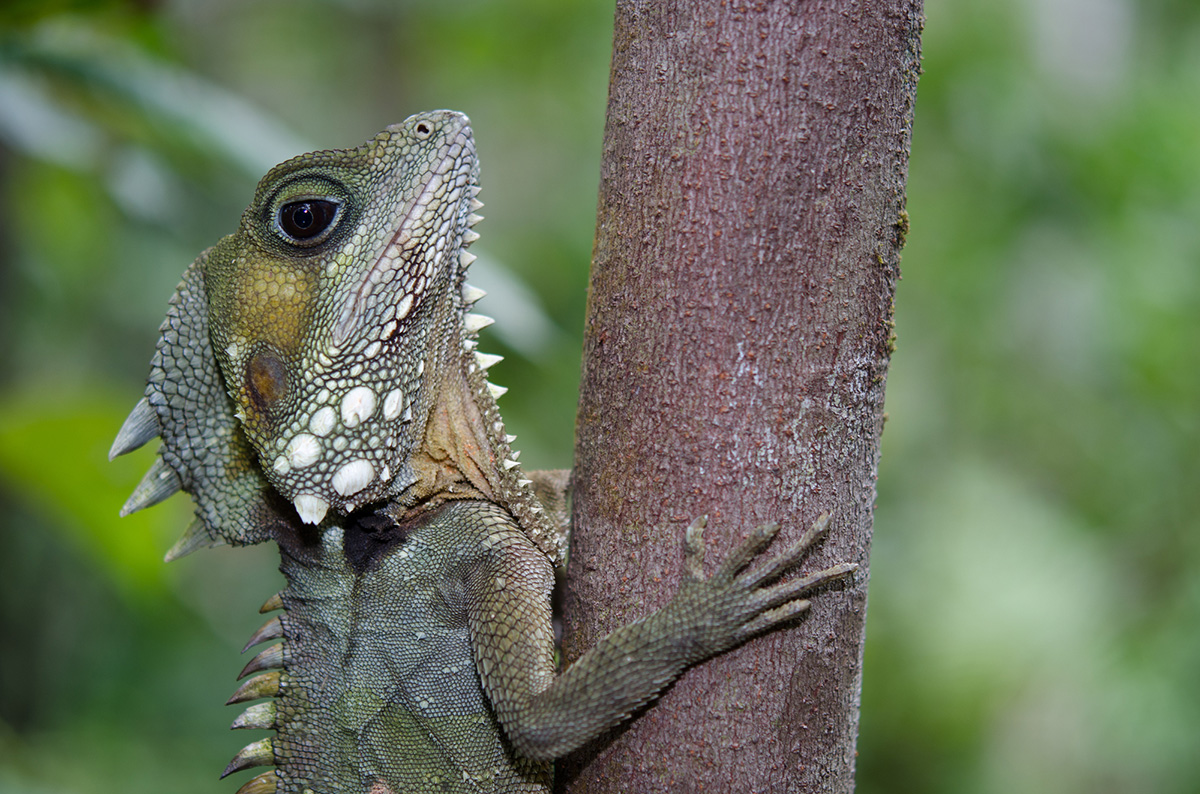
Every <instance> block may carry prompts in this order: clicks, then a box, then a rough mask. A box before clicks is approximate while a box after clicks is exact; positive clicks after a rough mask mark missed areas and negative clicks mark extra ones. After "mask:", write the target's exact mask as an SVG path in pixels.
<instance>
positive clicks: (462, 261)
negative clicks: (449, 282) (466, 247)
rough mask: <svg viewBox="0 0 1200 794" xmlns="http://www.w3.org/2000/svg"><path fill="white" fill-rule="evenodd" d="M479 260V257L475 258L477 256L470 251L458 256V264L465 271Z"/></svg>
mask: <svg viewBox="0 0 1200 794" xmlns="http://www.w3.org/2000/svg"><path fill="white" fill-rule="evenodd" d="M478 258H479V257H477V256H475V254H473V253H471V252H470V251H463V252H462V253H461V254H459V255H458V264H459V266H460V267H462V268H463V269H464V270H465V269H467V268H468V267H470V266H471V263H472V262H474V261H475V260H476V259H478Z"/></svg>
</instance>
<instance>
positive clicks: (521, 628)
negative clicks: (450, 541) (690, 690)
mask: <svg viewBox="0 0 1200 794" xmlns="http://www.w3.org/2000/svg"><path fill="white" fill-rule="evenodd" d="M828 523H829V517H828V515H823V516H821V518H820V519H818V521H817V522H816V524H814V526H813V527H812V528H811V529H810V530H809V531H808V532H806V533H805V535H804V536H803V537H802V538H801V539H800V540H798V541H797V542H796V543H794V544H793V545H792V546H790V547H789V548H787V549H786V550H785V551H783V552H782V553H781V554H779V555H778V556H776V557H773V558H771V559H769V560H767V561H766V562H764V563H763V564H762V565H760V566H759V567H757V568H754V569H751V570H746V569H747V567H748V566H749V565H750V563H751V562H753V561H754V560H755V558H757V557H758V556H759V555H760V554H761V553H762V552H763V551H764V550H765V549H766V547H767V546H768V545H770V543H771V541H772V540H773V539H774V538H775V536H776V535H777V534H778V532H779V526H778V525H777V524H764V525H762V526H760V527H758V528H756V529H755V530H754V531H753V532H752V533H751V535H750V537H749V538H747V539H746V540H745V541H744V542H743V543H742V544H741V545H740V546H738V547H737V548H736V549H735V550H734V551H733V552H732V553H731V554H730V555H729V557H727V558H726V559H725V561H724V562H723V563H722V564H721V565H720V566H719V567H718V569H717V571H716V573H714V575H713V576H712V577H711V578H707V579H706V578H705V577H704V574H703V561H704V540H703V534H702V533H703V529H704V526H705V519H699V520H697V521H695V522H693V524H692V525H691V526H690V527H688V530H687V534H686V537H685V541H684V553H685V572H684V580H683V583H682V584H681V585H680V588H679V590H678V592H677V593H676V594H675V596H674V597H673V598H672V599H671V601H670V603H668V604H667V605H666V606H665V607H663V608H662V609H660V610H659V611H657V612H655V613H654V614H652V615H650V616H648V617H646V618H644V619H642V620H639V621H636V622H634V623H631V624H629V625H628V626H624V627H622V628H620V629H618V630H616V631H614V632H613V633H612V634H609V635H608V636H607V637H605V638H604V639H603V640H601V641H600V643H599V644H597V645H596V647H594V648H593V649H592V650H590V651H588V652H587V653H586V654H584V655H583V657H581V658H580V659H579V660H578V661H577V662H576V663H575V664H573V665H572V666H571V667H570V668H568V669H567V670H566V671H564V672H563V673H562V674H561V675H557V676H556V675H555V671H554V653H553V651H554V649H553V641H552V633H551V628H550V610H549V602H548V599H547V598H546V594H548V587H549V582H548V580H547V579H546V578H545V576H542V577H538V576H536V575H534V576H531V573H534V572H536V566H537V561H536V560H535V559H534V555H535V554H536V549H533V547H532V546H531V545H529V544H528V543H527V542H524V540H523V538H522V536H520V534H519V533H516V532H513V533H506V539H505V540H503V541H500V540H497V541H496V542H495V545H494V548H493V554H492V555H491V556H490V557H489V563H488V564H487V565H486V566H484V567H483V568H481V570H480V572H479V574H478V576H477V578H476V580H475V581H474V582H473V590H474V593H475V597H474V598H473V599H472V606H471V608H470V610H469V622H470V632H471V642H472V648H473V651H474V655H475V659H476V665H477V667H478V669H479V674H480V679H481V682H482V684H483V688H484V691H485V692H486V693H487V695H488V697H489V699H490V700H491V703H492V706H493V708H494V709H495V713H496V717H497V719H498V721H499V722H500V724H501V726H502V727H503V728H504V731H505V734H506V735H507V736H508V738H509V740H510V741H511V742H512V744H513V746H514V748H515V749H516V750H517V752H518V753H520V754H521V755H523V756H525V757H527V758H531V759H542V760H549V759H553V758H557V757H559V756H562V755H565V754H566V753H569V752H571V751H572V750H575V749H577V748H579V747H580V746H582V745H583V744H585V743H586V742H588V741H589V740H591V739H593V738H595V737H596V736H598V735H599V734H600V733H602V732H603V731H604V730H606V729H608V728H611V727H612V726H614V725H616V724H618V723H619V722H621V721H622V720H624V719H626V718H627V717H628V716H629V715H630V714H632V713H633V712H634V711H635V710H636V709H637V708H638V707H640V706H642V705H643V704H645V703H646V702H648V701H649V700H650V699H652V698H653V697H654V696H655V695H657V694H658V693H659V692H660V691H662V689H663V688H664V687H665V686H667V684H669V683H670V682H671V681H673V680H675V678H677V677H678V676H679V675H680V674H681V673H682V672H683V671H684V670H685V669H686V668H687V667H689V666H690V665H693V664H696V663H698V662H701V661H703V660H705V659H709V658H711V657H713V656H716V655H718V654H720V653H723V652H725V651H727V650H729V649H731V648H733V647H734V646H736V645H738V644H740V643H742V642H745V641H746V640H748V639H749V638H751V637H753V636H754V635H756V634H759V633H762V632H764V631H767V630H769V629H771V628H773V627H775V626H778V625H780V624H781V623H783V622H785V621H787V620H789V619H791V618H793V617H795V616H796V615H799V614H801V613H802V612H804V611H805V610H807V609H808V607H809V602H808V601H807V600H805V599H803V598H801V596H802V595H804V594H805V593H807V592H809V591H811V590H812V589H814V588H816V587H817V586H819V585H823V584H826V583H828V582H832V581H835V580H837V579H840V578H842V577H845V576H847V575H849V574H850V573H852V572H853V571H854V570H856V568H857V566H856V565H854V564H851V563H841V564H839V565H835V566H833V567H831V568H827V569H825V570H822V571H818V572H816V573H812V574H808V575H806V576H803V577H801V578H798V579H794V580H790V581H787V582H782V583H778V580H779V578H780V577H781V576H783V575H784V574H785V573H786V572H788V571H789V570H791V569H792V568H793V567H794V566H795V565H796V563H797V562H799V561H800V560H801V559H802V558H803V557H804V556H805V554H806V552H807V551H808V549H809V548H811V546H812V544H813V543H814V542H815V541H816V540H817V539H818V538H819V537H820V536H821V535H822V534H823V533H824V531H825V529H826V528H827V526H828ZM542 567H544V563H543V564H542Z"/></svg>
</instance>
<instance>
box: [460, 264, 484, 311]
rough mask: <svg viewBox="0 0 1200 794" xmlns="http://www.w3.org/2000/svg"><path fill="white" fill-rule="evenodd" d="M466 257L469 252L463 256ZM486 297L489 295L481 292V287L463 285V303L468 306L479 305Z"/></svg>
mask: <svg viewBox="0 0 1200 794" xmlns="http://www.w3.org/2000/svg"><path fill="white" fill-rule="evenodd" d="M466 255H467V252H466V251H464V252H463V256H466ZM473 259H474V257H472V260H473ZM485 295H487V292H485V291H484V290H481V289H480V288H479V287H473V286H471V285H470V284H463V286H462V296H463V303H465V304H467V305H468V306H470V305H471V304H473V303H478V302H479V300H480V299H481V298H483V296H485Z"/></svg>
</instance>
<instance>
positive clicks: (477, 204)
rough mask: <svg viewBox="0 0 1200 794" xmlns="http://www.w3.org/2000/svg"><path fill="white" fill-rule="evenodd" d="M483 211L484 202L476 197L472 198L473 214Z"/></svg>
mask: <svg viewBox="0 0 1200 794" xmlns="http://www.w3.org/2000/svg"><path fill="white" fill-rule="evenodd" d="M481 209H483V202H482V201H480V200H479V199H477V198H475V197H474V196H472V197H471V212H474V211H475V210H481Z"/></svg>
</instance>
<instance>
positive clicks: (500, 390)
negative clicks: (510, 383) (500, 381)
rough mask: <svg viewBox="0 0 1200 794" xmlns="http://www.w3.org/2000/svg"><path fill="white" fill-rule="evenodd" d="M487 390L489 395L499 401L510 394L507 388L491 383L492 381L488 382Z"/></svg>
mask: <svg viewBox="0 0 1200 794" xmlns="http://www.w3.org/2000/svg"><path fill="white" fill-rule="evenodd" d="M487 388H488V394H490V395H492V399H493V400H499V399H500V398H501V397H503V396H504V395H505V394H507V393H508V387H507V386H497V385H496V384H494V383H491V382H490V381H489V382H488V385H487Z"/></svg>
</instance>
